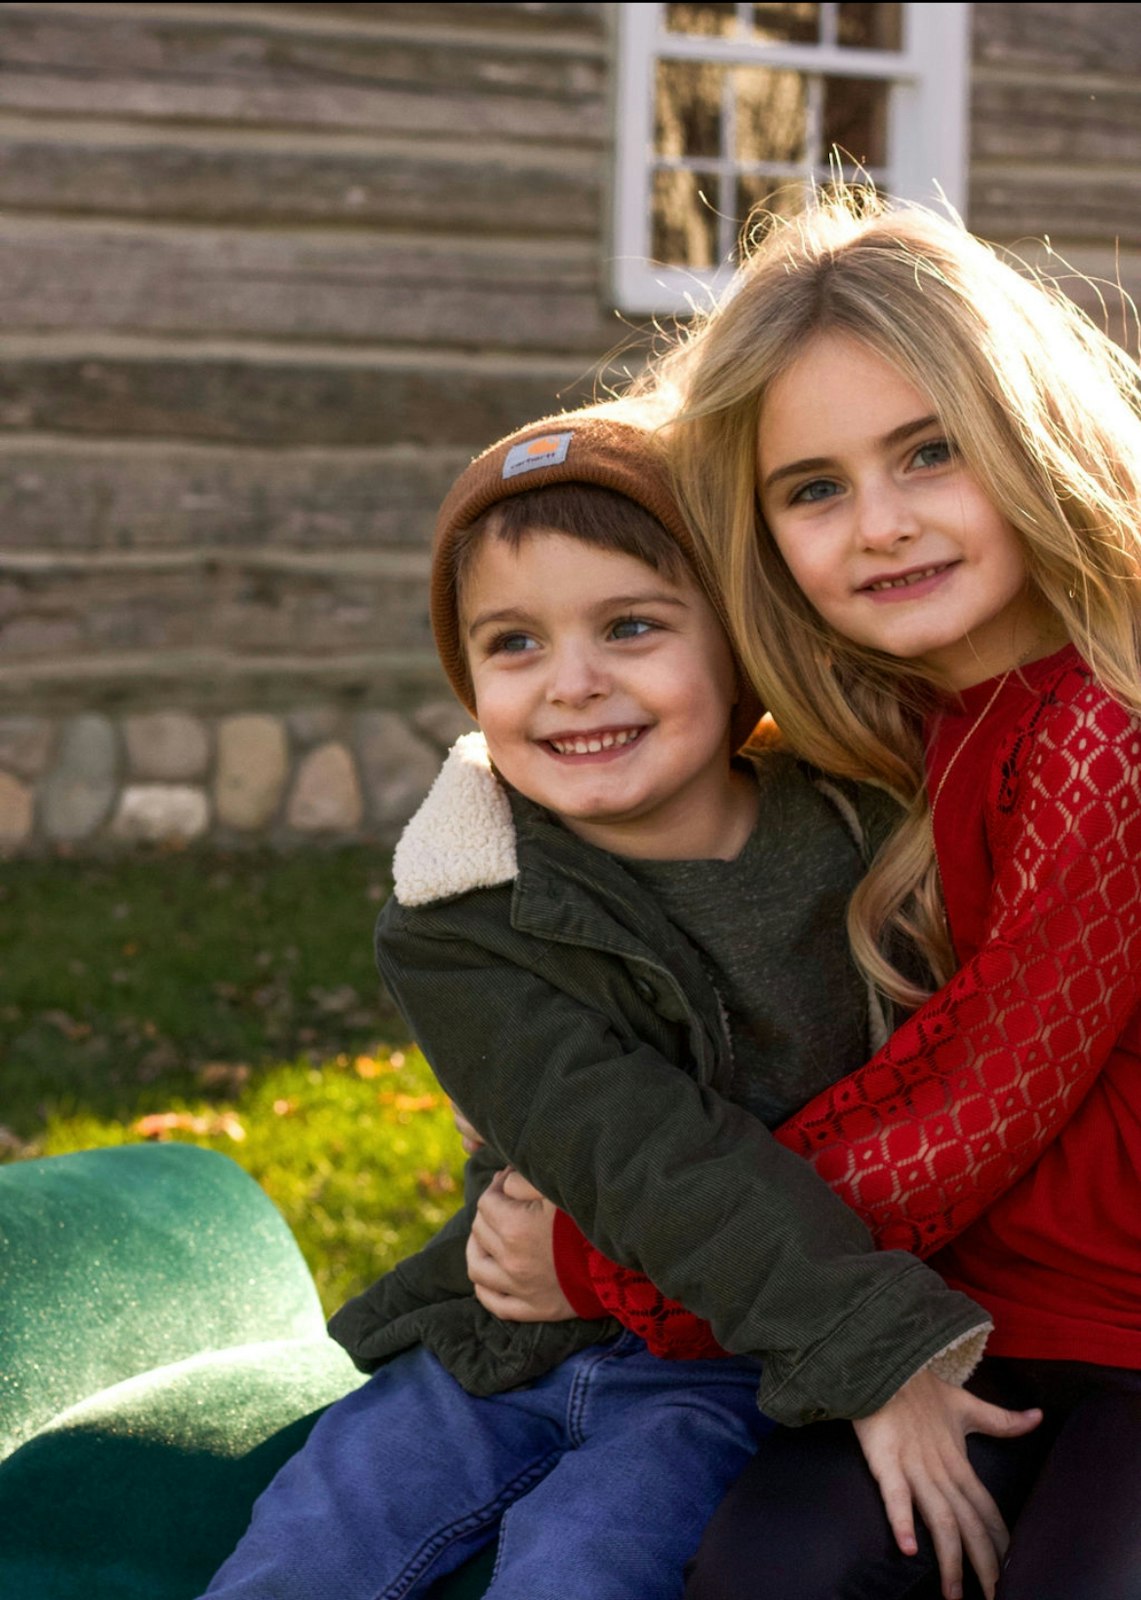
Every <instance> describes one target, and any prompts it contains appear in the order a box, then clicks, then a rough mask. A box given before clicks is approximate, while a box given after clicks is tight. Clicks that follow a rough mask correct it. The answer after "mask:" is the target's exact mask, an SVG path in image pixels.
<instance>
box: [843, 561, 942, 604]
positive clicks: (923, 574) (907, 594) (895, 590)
mask: <svg viewBox="0 0 1141 1600" xmlns="http://www.w3.org/2000/svg"><path fill="white" fill-rule="evenodd" d="M957 566H958V562H957V561H935V562H931V563H929V564H928V565H927V566H925V567H909V568H908V569H907V571H906V572H892V573H884V574H883V575H882V576H881V577H878V578H872V579H870V580H869V581H868V582H867V583H862V584H861V585H860V587H859V590H858V591H857V592H858V593H859V594H866V595H868V596H869V597H870V598H871V599H872V600H881V601H882V600H888V601H891V600H912V599H919V598H921V597H922V596H923V595H925V594H929V593H930V592H931V591H932V589H935V588H937V587H938V586H939V584H940V583H941V582H942V581H943V579H944V578H945V577H946V576H947V574H948V573H949V572H953V571H954V569H955V567H957Z"/></svg>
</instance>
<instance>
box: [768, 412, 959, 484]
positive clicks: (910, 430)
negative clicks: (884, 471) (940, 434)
mask: <svg viewBox="0 0 1141 1600" xmlns="http://www.w3.org/2000/svg"><path fill="white" fill-rule="evenodd" d="M938 421H939V418H938V417H937V416H936V415H935V413H934V412H931V414H930V415H929V416H926V417H916V418H915V420H914V422H901V423H900V425H899V427H898V428H892V430H891V432H890V433H885V434H884V435H883V437H882V438H881V439H877V440H875V443H876V445H877V446H878V447H879V448H880V449H883V450H890V449H891V448H892V446H893V445H897V444H903V443H904V442H905V441H906V440H908V439H910V438H911V436H912V435H913V434H916V433H922V432H923V431H924V429H925V428H930V427H932V426H933V425H934V424H935V423H937V422H938ZM831 465H832V458H831V457H830V456H805V458H804V459H803V460H802V461H789V462H787V463H786V464H785V465H784V466H783V467H777V468H776V469H775V470H774V471H773V472H770V473H769V475H768V477H767V478H766V479H765V480H764V482H763V483H762V484H761V490H762V492H763V491H764V490H765V489H771V488H772V486H773V484H774V483H780V482H782V480H783V479H785V478H798V477H799V476H800V474H801V473H802V472H820V471H823V470H824V469H825V468H827V467H830V466H831Z"/></svg>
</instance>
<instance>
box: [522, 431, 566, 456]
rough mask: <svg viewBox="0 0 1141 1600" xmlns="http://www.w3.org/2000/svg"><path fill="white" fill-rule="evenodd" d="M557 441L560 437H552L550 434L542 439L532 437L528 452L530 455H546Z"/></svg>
mask: <svg viewBox="0 0 1141 1600" xmlns="http://www.w3.org/2000/svg"><path fill="white" fill-rule="evenodd" d="M557 443H558V439H557V438H552V436H551V435H550V434H547V435H546V436H545V437H544V438H542V439H532V440H531V443H530V444H529V445H528V446H527V454H528V455H529V456H541V455H545V454H546V452H547V451H548V450H553V449H554V447H555V445H556V444H557Z"/></svg>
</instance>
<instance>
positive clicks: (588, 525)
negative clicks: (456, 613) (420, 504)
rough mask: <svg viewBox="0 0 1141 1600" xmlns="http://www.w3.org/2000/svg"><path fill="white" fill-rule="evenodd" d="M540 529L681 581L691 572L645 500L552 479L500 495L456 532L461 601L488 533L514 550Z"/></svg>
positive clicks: (455, 559)
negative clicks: (631, 560) (639, 563)
mask: <svg viewBox="0 0 1141 1600" xmlns="http://www.w3.org/2000/svg"><path fill="white" fill-rule="evenodd" d="M537 533H561V534H564V535H565V536H566V537H567V538H568V539H578V540H579V541H581V543H583V544H585V545H590V546H591V547H592V548H594V549H596V550H610V551H614V552H615V553H616V554H618V555H625V556H632V557H633V558H634V560H635V561H640V562H642V563H643V565H644V566H647V567H651V568H652V569H653V570H654V571H655V572H660V573H662V574H663V575H664V576H665V577H667V578H669V579H670V580H671V581H673V582H675V583H677V582H680V581H681V580H683V579H684V578H686V577H688V576H690V571H689V563H688V562H687V561H686V559H685V556H684V555H683V554H682V552H681V551H680V550H679V549H678V546H677V543H676V541H675V540H674V539H673V537H672V536H671V535H670V534H669V533H667V531H666V529H665V528H663V527H662V525H661V523H660V522H659V521H658V520H657V518H656V517H654V516H652V515H651V513H650V512H649V511H647V510H646V508H645V507H644V506H640V505H639V504H638V503H637V501H635V500H631V499H630V498H629V497H628V496H627V495H624V494H620V493H619V492H618V490H616V489H606V488H603V487H602V485H600V484H593V483H552V484H547V485H544V486H543V487H542V488H539V489H527V490H524V491H523V493H522V494H516V495H511V496H510V497H509V498H507V499H505V500H500V501H498V502H497V503H496V504H495V505H493V506H492V507H490V509H489V510H487V511H485V512H484V513H483V515H482V516H481V517H477V518H476V520H475V521H474V522H473V523H470V524H469V525H468V527H466V528H464V529H462V530H461V531H460V532H459V533H458V534H457V535H456V537H455V541H454V543H453V546H452V577H453V582H454V584H455V592H456V599H457V602H458V603H459V604H460V606H461V607H462V602H463V589H464V580H465V578H466V576H467V573H468V571H469V569H470V567H471V563H472V560H473V558H474V556H475V553H476V551H477V550H478V549H479V546H480V544H481V543H482V541H483V540H484V539H485V538H488V537H490V538H493V539H500V540H502V541H503V543H504V544H506V545H508V546H509V547H510V548H511V549H512V550H517V549H518V548H519V546H520V545H521V544H522V543H523V542H524V540H526V539H529V538H531V537H532V536H533V535H535V534H537Z"/></svg>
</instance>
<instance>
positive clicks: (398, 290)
mask: <svg viewBox="0 0 1141 1600" xmlns="http://www.w3.org/2000/svg"><path fill="white" fill-rule="evenodd" d="M600 273H601V267H600V263H599V261H598V258H597V254H596V252H595V250H594V249H593V247H591V246H586V245H577V246H574V247H571V246H570V245H567V246H560V247H554V246H550V245H548V246H544V247H541V248H540V247H537V246H531V247H527V246H521V245H518V244H508V243H503V244H490V243H489V244H487V245H483V246H480V245H478V244H476V243H475V242H472V243H468V244H466V245H465V244H462V243H457V242H456V241H455V240H454V239H448V240H446V241H445V240H434V239H430V240H402V239H396V240H382V239H378V238H376V237H369V236H367V235H360V234H337V233H331V234H330V233H326V234H321V235H311V234H306V233H278V232H264V233H263V232H256V231H255V232H238V231H236V230H225V231H222V232H218V231H216V230H214V229H209V228H196V229H151V228H141V229H139V230H138V231H133V230H131V229H129V228H125V227H120V228H100V227H99V226H98V225H96V224H90V225H88V224H79V223H74V224H53V223H46V222H41V221H37V222H34V223H33V222H31V221H28V222H23V223H15V224H12V223H9V224H8V225H7V226H3V225H0V325H3V326H4V327H5V328H6V329H7V330H9V331H12V330H16V329H35V330H44V329H51V330H62V329H91V328H99V329H101V330H115V331H116V332H127V333H147V334H155V333H157V334H177V335H190V336H192V337H194V338H199V339H200V338H209V337H214V336H229V335H239V336H242V337H245V338H281V337H285V338H303V339H306V340H310V339H320V340H334V341H339V340H349V341H352V342H353V343H354V344H355V345H359V344H360V343H362V342H364V343H366V344H370V345H375V344H380V343H391V342H396V343H400V344H410V343H423V344H430V345H441V344H442V345H451V346H456V347H460V348H464V347H468V348H475V349H488V348H497V349H501V350H505V351H510V350H538V351H544V352H546V351H575V352H579V353H581V354H583V355H586V356H592V355H601V354H602V353H604V352H605V351H606V349H607V348H608V346H609V345H610V344H611V343H612V342H613V341H614V338H615V334H616V332H617V325H616V323H615V321H614V318H613V316H612V314H607V312H606V311H605V309H604V302H603V298H602V295H603V290H602V286H601V284H600V282H599V278H600Z"/></svg>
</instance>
